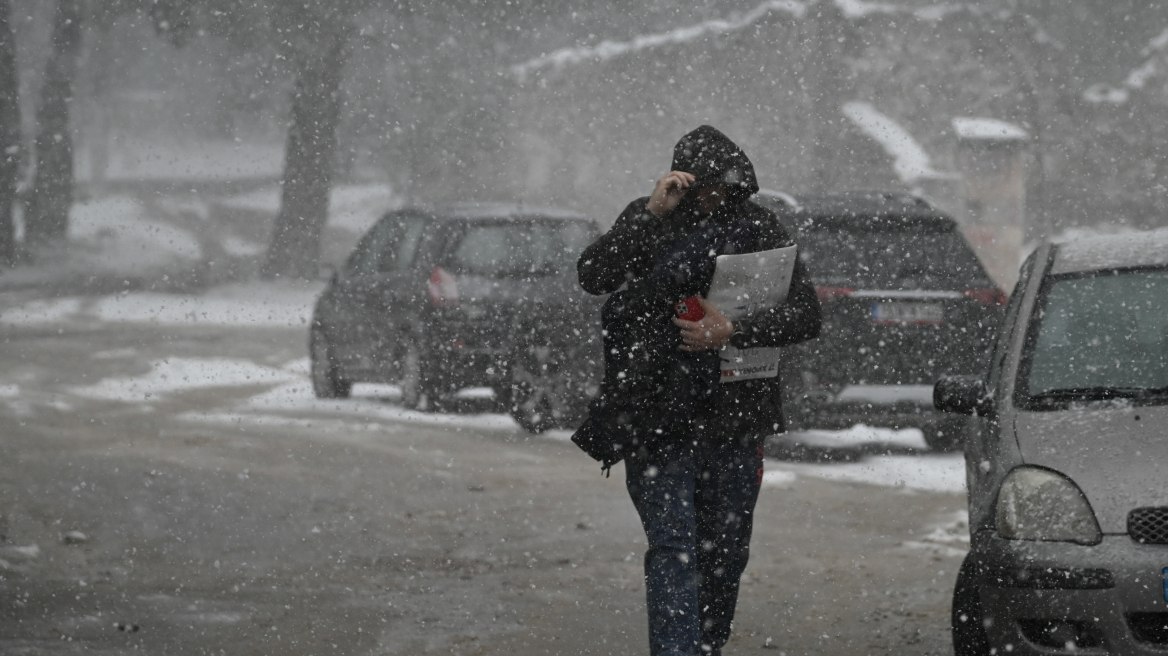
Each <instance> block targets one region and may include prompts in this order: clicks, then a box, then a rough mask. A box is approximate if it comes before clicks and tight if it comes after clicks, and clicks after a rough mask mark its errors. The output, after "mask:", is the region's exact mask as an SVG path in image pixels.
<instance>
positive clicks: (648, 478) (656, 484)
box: [625, 427, 762, 656]
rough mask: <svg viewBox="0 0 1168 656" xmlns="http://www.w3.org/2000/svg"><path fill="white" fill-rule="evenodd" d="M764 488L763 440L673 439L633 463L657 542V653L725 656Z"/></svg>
mask: <svg viewBox="0 0 1168 656" xmlns="http://www.w3.org/2000/svg"><path fill="white" fill-rule="evenodd" d="M704 432H705V431H702V430H701V428H700V427H699V428H698V429H696V430H695V433H694V434H696V435H702V434H703V433H704ZM761 483H762V439H761V438H759V437H746V438H733V437H728V436H726V437H718V438H716V439H715V438H712V437H703V438H701V439H698V438H695V437H693V436H692V435H686V436H674V435H665V436H660V438H659V439H657V440H655V441H654V442H653V443H652V444H650V445H649V447H648V448H646V449H642V450H641V451H640V452H639V453H637V454H633V455H631V456H630V457H629V458H627V459H626V461H625V485H626V486H627V487H628V490H629V496H631V497H632V499H633V505H634V506H635V507H636V509H637V514H639V515H640V516H641V524H642V525H643V526H644V527H645V536H646V537H647V538H648V542H649V550H648V551H647V552H646V553H645V597H646V606H647V607H648V611H649V653H650V654H651V656H682V655H685V656H697V655H699V654H701V655H704V656H719V655H720V654H721V649H722V646H723V645H725V644H726V641H727V640H728V639H729V638H730V625H731V622H732V621H733V619H734V607H735V605H736V604H737V602H738V581H739V579H740V578H741V577H742V571H743V570H744V569H745V568H746V561H747V558H748V557H749V555H750V531H751V527H752V525H753V518H754V504H755V502H756V501H758V491H759V487H760V486H761Z"/></svg>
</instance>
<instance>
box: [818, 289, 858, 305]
mask: <svg viewBox="0 0 1168 656" xmlns="http://www.w3.org/2000/svg"><path fill="white" fill-rule="evenodd" d="M854 291H856V290H854V289H852V288H851V287H816V288H815V295H816V296H818V297H819V302H820V303H826V302H828V301H834V300H837V299H841V298H844V297H845V296H847V295H848V294H851V293H852V292H854Z"/></svg>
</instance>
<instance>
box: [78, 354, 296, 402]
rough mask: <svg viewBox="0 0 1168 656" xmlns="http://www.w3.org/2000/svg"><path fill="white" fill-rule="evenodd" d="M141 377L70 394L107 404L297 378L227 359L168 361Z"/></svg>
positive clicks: (100, 383) (105, 382)
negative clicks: (210, 388)
mask: <svg viewBox="0 0 1168 656" xmlns="http://www.w3.org/2000/svg"><path fill="white" fill-rule="evenodd" d="M150 366H151V370H150V371H149V372H148V373H146V374H144V375H142V376H130V377H126V378H106V379H103V380H101V381H98V382H97V383H94V384H93V385H87V386H84V387H74V388H72V389H71V390H70V392H72V393H73V394H76V395H78V396H83V397H86V398H91V399H103V400H109V401H126V402H136V401H149V400H151V399H154V398H156V397H158V396H161V395H164V394H167V393H171V392H181V391H186V390H192V389H199V388H206V387H229V386H238V385H261V384H278V383H284V382H287V381H289V380H295V379H297V378H299V377H300V376H299V375H297V374H295V373H292V372H289V371H286V370H282V369H276V368H273V367H265V366H263V365H258V364H256V363H254V362H250V361H247V360H231V359H227V358H170V359H168V360H155V361H154V362H151V363H150Z"/></svg>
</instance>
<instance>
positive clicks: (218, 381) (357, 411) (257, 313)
mask: <svg viewBox="0 0 1168 656" xmlns="http://www.w3.org/2000/svg"><path fill="white" fill-rule="evenodd" d="M319 289H320V285H319V284H290V283H266V282H265V283H261V282H254V283H247V284H233V285H227V286H223V287H216V288H212V289H209V290H207V291H206V292H204V293H202V294H197V295H182V294H158V293H151V292H131V293H125V294H117V295H110V296H101V297H76V298H58V299H51V300H36V301H30V302H27V303H24V304H22V305H19V306H16V307H12V308H9V309H7V310H4V311H2V312H0V327H2V326H13V327H31V326H42V327H51V326H62V325H86V326H94V325H99V324H119V325H120V324H126V325H143V326H204V327H205V326H219V327H231V328H240V329H249V328H253V329H258V328H272V327H277V328H279V327H293V328H295V327H302V326H305V325H306V323H307V321H308V319H309V317H311V304H312V302H313V300H314V298H315V295H316V294H317V293H319ZM107 357H108V356H107ZM150 366H151V370H150V371H149V372H147V373H145V374H141V375H137V376H130V377H111V378H106V379H103V380H101V381H99V382H96V383H93V384H91V385H87V386H80V387H75V388H73V390H72V392H73V394H76V395H78V396H82V397H87V398H99V399H112V400H120V401H125V402H128V403H149V402H151V400H152V399H153V400H158V399H164V398H166V396H167V395H169V394H174V393H177V392H184V391H190V390H193V389H197V388H217V387H228V386H241V387H244V386H246V387H249V388H251V387H254V386H256V385H267V386H270V389H267V390H264V391H262V392H255V393H252V394H251V395H250V396H246V397H245V398H242V399H241V400H240V402H239V403H238V404H237V405H235V406H233V407H231V408H224V409H222V410H219V411H216V412H211V413H202V414H193V415H191V416H190V417H189V419H190V420H191V421H206V422H224V421H230V422H259V423H262V422H269V423H270V422H273V421H277V420H278V419H279V418H280V417H285V418H287V417H289V416H291V415H296V414H298V413H304V412H313V413H325V414H329V415H332V416H335V417H337V418H338V419H345V420H348V421H353V422H356V423H359V424H369V423H370V422H373V423H377V422H407V423H420V424H428V425H446V426H464V427H467V428H475V429H479V430H482V429H491V430H504V431H516V430H518V427H517V425H516V424H515V423H514V421H512V420H511V418H510V417H508V416H507V415H503V414H496V413H479V414H434V413H426V412H416V411H412V410H406V409H404V408H401V407H400V406H398V405H395V404H394V403H393V402H392V401H394V400H396V397H397V395H398V392H397V390H396V389H395V388H393V387H391V386H376V385H358V386H357V387H356V389H355V390H354V398H352V399H350V400H321V399H317V398H315V397H314V396H313V394H312V390H311V385H310V383H309V381H308V361H307V359H299V360H294V361H291V362H287V363H284V364H283V365H281V366H270V365H264V364H259V363H255V362H250V361H242V360H231V359H225V358H168V359H165V360H158V361H155V362H151V363H150ZM5 389H7V392H6V393H5V394H3V395H0V403H9V404H19V402H20V401H19V393H18V392H17V391H16V389H17V388H16V387H12V386H9V387H7V388H5ZM475 392H476V391H475V390H468V391H467V392H466V393H465V394H464V396H471V397H473V396H474V395H475ZM569 435H570V432H568V431H552V432H551V433H548V434H547V435H546V436H545V437H547V438H549V439H560V440H562V439H567V437H568V436H569ZM775 439H780V440H782V441H784V442H788V443H801V444H805V445H808V446H817V447H822V448H827V449H851V448H855V447H861V446H872V445H887V446H889V447H897V448H901V449H904V448H907V449H914V450H919V451H927V449H928V447H927V446H926V445H925V443H924V439H923V438H922V436H921V433H920V431H919V430H917V429H905V430H891V429H883V428H871V427H867V426H856V427H854V428H852V429H849V430H842V431H808V432H803V433H791V434H787V435H784V436H780V437H777V438H775ZM768 469H769V471H768V473H767V474H766V477H765V479H764V481H765V483H766V484H767V485H778V486H784V485H790V484H791V483H792V482H793V481H795V480H797V479H798V478H800V477H816V478H823V479H828V480H836V481H850V482H857V483H866V484H870V485H881V486H891V487H904V488H906V489H914V490H927V491H935V492H955V493H956V492H961V491H963V490H964V465H963V462H962V459H961V456H960V454H936V455H934V454H922V455H893V456H870V457H866V458H864V459H863V460H861V461H860V462H847V463H826V464H802V463H785V462H780V461H777V460H775V461H771V462H770V463H769V465H768Z"/></svg>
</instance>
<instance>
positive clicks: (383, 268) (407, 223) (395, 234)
mask: <svg viewBox="0 0 1168 656" xmlns="http://www.w3.org/2000/svg"><path fill="white" fill-rule="evenodd" d="M425 225H426V223H425V219H423V218H422V217H419V216H402V215H392V216H389V217H386V218H385V219H383V220H382V221H380V222H379V223H378V224H377V225H375V226H374V227H373V229H372V230H370V231H369V234H368V235H366V236H365V239H363V240H362V241H361V245H360V246H359V247H358V248H357V250H356V251H355V252H354V253H353V256H352V257H351V258H350V259H349V265H348V270H349V273H350V274H352V275H358V276H361V275H372V274H374V273H392V272H394V271H405V270H408V269H409V267H410V265H411V264H412V263H413V258H414V255H415V254H416V253H417V250H418V243H419V242H420V241H421V238H422V234H423V232H424V230H425Z"/></svg>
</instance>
